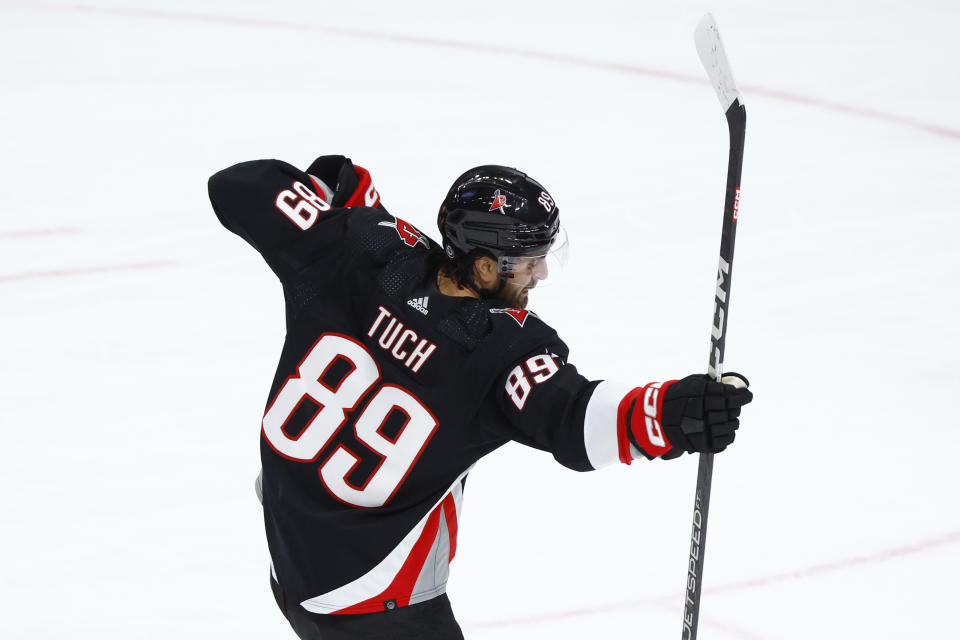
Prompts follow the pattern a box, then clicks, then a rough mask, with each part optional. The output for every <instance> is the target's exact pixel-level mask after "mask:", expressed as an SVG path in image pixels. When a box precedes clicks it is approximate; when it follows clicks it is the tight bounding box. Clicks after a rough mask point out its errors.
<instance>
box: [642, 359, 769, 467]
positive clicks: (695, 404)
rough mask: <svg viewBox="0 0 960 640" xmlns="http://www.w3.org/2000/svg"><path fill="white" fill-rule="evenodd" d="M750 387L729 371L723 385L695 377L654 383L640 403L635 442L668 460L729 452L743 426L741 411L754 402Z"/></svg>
mask: <svg viewBox="0 0 960 640" xmlns="http://www.w3.org/2000/svg"><path fill="white" fill-rule="evenodd" d="M749 384H750V383H749V382H748V381H747V379H746V378H745V377H743V376H742V375H740V374H738V373H728V374H726V375H725V376H723V382H716V381H715V380H713V378H711V377H710V376H708V375H706V374H695V375H691V376H687V377H686V378H683V379H682V380H675V381H672V382H665V383H663V385H662V387H659V385H648V387H646V388H645V389H644V390H645V391H646V393H645V394H643V395H641V396H639V397H637V398H636V399H635V401H634V407H633V411H632V412H631V413H632V415H631V420H630V429H629V437H630V442H631V443H632V444H633V445H634V446H635V447H637V448H638V449H639V450H640V451H641V452H643V454H644V455H645V456H646V457H647V458H656V457H658V456H659V457H662V458H663V459H664V460H671V459H673V458H677V457H679V456H681V455H682V454H683V453H684V452H687V453H693V452H695V451H697V452H702V453H703V452H710V453H718V452H720V451H723V450H724V449H726V448H727V445H729V444H730V443H731V442H733V439H734V437H735V435H736V431H737V428H738V427H739V426H740V421H739V420H738V418H739V417H740V408H741V407H742V406H743V405H745V404H747V403H749V402H750V401H751V400H753V394H752V393H751V392H750V390H749V389H747V385H749ZM655 387H659V388H655ZM648 390H649V391H648ZM660 395H662V398H660V397H658V396H660Z"/></svg>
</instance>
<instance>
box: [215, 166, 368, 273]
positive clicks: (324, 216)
mask: <svg viewBox="0 0 960 640" xmlns="http://www.w3.org/2000/svg"><path fill="white" fill-rule="evenodd" d="M308 171H309V172H305V171H301V170H300V169H297V168H296V167H294V166H292V165H290V164H287V163H286V162H282V161H280V160H254V161H250V162H241V163H240V164H237V165H234V166H232V167H229V168H228V169H224V170H223V171H220V172H218V173H216V174H214V175H213V176H212V177H211V178H210V180H209V182H208V191H209V195H210V202H211V204H212V205H213V210H214V212H215V213H216V215H217V218H218V219H219V220H220V222H221V224H223V226H225V227H226V228H227V229H229V230H230V231H232V232H233V233H235V234H237V235H238V236H240V237H241V238H243V239H244V240H246V241H247V242H248V243H249V244H250V245H251V246H252V247H253V248H254V249H256V250H257V251H258V252H259V253H260V255H262V256H263V259H264V260H265V261H266V262H267V264H268V265H269V266H270V268H271V269H272V270H273V271H274V273H276V274H277V276H278V277H279V278H280V279H281V280H283V279H285V278H286V277H287V276H288V275H290V274H292V273H296V272H297V271H299V270H300V269H302V268H303V267H305V266H306V265H308V264H310V263H311V262H313V261H314V260H315V259H316V258H317V256H318V255H321V254H323V252H325V251H329V250H330V249H335V248H336V246H337V242H338V241H339V240H340V237H341V236H342V233H343V227H344V221H343V217H344V216H345V215H346V214H347V210H348V209H349V208H351V207H354V206H367V207H376V206H379V195H378V194H377V192H376V190H375V189H374V188H373V184H372V182H371V180H370V176H369V173H367V172H366V170H364V169H361V168H360V167H355V166H354V165H353V164H352V163H350V161H349V160H348V159H346V158H343V157H342V156H324V157H322V158H319V159H318V160H317V161H315V162H314V163H313V164H312V165H311V167H310V169H309V170H308ZM321 172H325V173H327V175H324V176H317V175H316V173H321ZM347 176H349V177H350V181H349V182H347V181H345V180H344V178H345V177H347Z"/></svg>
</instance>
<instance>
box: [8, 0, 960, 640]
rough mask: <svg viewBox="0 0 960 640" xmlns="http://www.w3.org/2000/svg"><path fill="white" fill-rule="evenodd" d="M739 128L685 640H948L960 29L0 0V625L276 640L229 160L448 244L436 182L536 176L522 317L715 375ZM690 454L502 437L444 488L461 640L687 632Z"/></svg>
mask: <svg viewBox="0 0 960 640" xmlns="http://www.w3.org/2000/svg"><path fill="white" fill-rule="evenodd" d="M706 11H711V12H712V13H714V15H715V16H716V18H717V21H718V23H719V25H720V29H721V32H722V33H723V36H724V40H725V43H726V46H727V51H728V53H729V55H730V59H731V63H732V64H733V67H734V70H735V72H736V76H737V79H738V81H739V83H740V85H741V87H742V91H743V95H744V98H745V103H746V106H747V114H748V119H747V138H746V154H745V159H744V168H743V181H742V184H743V198H742V206H741V215H740V227H739V235H738V238H737V257H736V263H735V278H734V282H733V290H732V302H731V307H730V309H731V314H730V324H729V340H728V344H727V365H728V369H735V370H739V371H742V372H744V373H746V374H747V375H748V376H749V377H750V379H751V382H752V386H753V388H754V390H755V393H756V401H755V402H754V404H753V405H752V406H750V407H749V408H748V409H747V410H746V411H745V416H744V420H743V422H742V427H741V431H740V435H739V437H738V439H737V442H736V443H735V445H734V446H733V447H732V448H731V449H730V450H729V451H727V452H726V453H724V454H722V455H720V456H718V457H717V460H716V469H715V473H714V485H713V501H712V504H711V512H710V515H711V518H710V526H709V537H708V541H707V559H706V586H705V591H704V594H703V605H702V621H701V629H700V637H701V638H702V639H703V640H721V639H727V638H729V639H743V640H758V639H763V640H773V639H780V638H784V639H808V638H814V637H827V638H871V639H879V638H921V637H923V638H934V637H935V638H960V630H958V629H957V626H956V619H955V618H956V616H955V611H956V601H957V598H958V596H960V587H958V574H960V500H958V498H957V486H958V471H957V468H958V464H957V460H958V454H960V419H958V417H957V416H958V415H960V411H958V407H960V393H958V387H960V372H958V369H960V346H958V344H960V329H958V325H960V322H958V315H960V313H958V312H960V304H958V302H957V296H958V293H960V292H958V286H957V282H958V279H960V257H958V250H957V239H958V236H960V180H958V177H960V72H958V68H960V38H958V33H957V24H960V4H958V3H957V2H956V1H955V0H940V1H937V0H914V1H913V2H910V3H907V2H903V1H898V2H894V1H891V0H874V1H869V2H868V1H867V0H831V1H827V0H814V1H811V2H802V3H798V2H791V3H777V2H760V1H758V0H713V1H712V2H710V3H707V4H704V3H701V2H668V1H666V0H658V1H651V2H639V1H626V0H619V1H618V0H596V1H594V2H589V3H583V2H578V3H575V4H574V3H545V2H544V3H537V4H536V5H534V4H533V3H514V2H509V1H506V0H496V1H490V2H483V3H470V4H466V3H457V2H442V1H440V0H429V1H428V0H415V1H408V2H396V3H388V2H382V3H377V2H362V3H361V2H344V1H343V0H341V1H338V2H320V1H316V2H308V1H306V0H299V1H297V0H277V1H275V2H271V3H255V2H242V1H227V0H190V1H187V0H170V1H167V2H161V1H160V0H146V1H144V2H136V1H135V0H91V1H90V2H88V1H87V0H78V2H52V1H51V2H31V1H26V0H25V1H21V2H10V1H5V0H0V149H2V155H0V314H2V315H0V328H2V331H0V362H2V365H0V416H2V417H0V420H2V435H3V440H2V443H0V493H2V496H3V498H2V504H3V508H2V511H0V638H3V639H4V640H7V639H11V640H12V639H29V640H43V639H47V638H57V639H71V640H72V639H97V640H104V639H111V640H112V639H121V638H122V639H128V638H138V639H139V638H148V639H158V640H160V639H163V640H168V639H170V638H198V639H203V640H209V639H213V638H229V639H231V640H234V639H236V640H239V639H247V638H249V639H251V640H261V639H266V638H293V634H292V632H291V631H290V629H289V627H288V626H287V624H286V622H285V621H284V620H283V618H282V616H281V614H280V613H279V611H278V610H277V609H276V607H275V605H274V603H273V601H272V596H271V595H270V591H269V587H268V583H267V556H266V544H265V540H264V536H263V531H262V521H261V516H260V511H259V506H258V504H257V502H256V498H255V497H254V494H253V480H254V477H255V476H256V473H257V469H258V466H259V460H258V432H259V424H258V422H259V416H260V414H261V412H262V410H263V406H264V401H265V396H266V393H267V391H268V388H269V384H270V381H271V379H272V377H273V372H274V368H275V365H276V359H277V357H278V355H279V350H280V346H281V342H282V339H283V331H284V329H283V309H282V299H281V294H280V288H279V286H278V284H277V283H276V282H275V280H274V279H273V276H272V274H271V273H270V272H269V270H268V269H267V268H266V267H265V266H264V265H263V263H262V261H261V260H260V258H259V256H257V255H256V254H255V253H254V252H253V251H252V250H251V249H250V248H249V247H248V246H246V245H245V244H244V243H243V242H242V241H240V240H239V239H238V238H236V237H235V236H233V235H232V234H230V233H228V232H227V231H225V230H224V229H223V228H222V227H221V226H220V225H219V223H218V222H217V220H216V218H215V217H214V215H213V213H212V211H211V209H210V206H209V203H208V200H207V197H206V180H207V177H208V176H209V175H210V174H212V173H213V172H215V171H217V170H219V169H221V168H223V167H226V166H228V165H231V164H233V163H235V162H238V161H241V160H247V159H254V158H262V157H275V158H281V159H284V160H287V161H289V162H291V163H293V164H296V165H299V166H301V167H305V166H306V165H307V164H309V163H310V161H311V160H313V158H314V157H315V156H317V155H322V154H327V153H342V154H346V155H348V156H350V157H352V158H353V159H354V160H355V161H356V162H357V163H358V164H360V165H362V166H364V167H366V168H368V169H369V170H370V171H371V172H372V174H373V177H374V180H375V182H376V184H377V186H378V189H379V191H380V193H381V194H382V196H383V201H384V203H385V205H386V206H387V208H388V209H389V210H390V211H391V213H394V214H395V215H399V216H401V217H403V218H405V219H406V220H409V221H410V222H411V223H413V224H415V225H417V226H419V227H420V228H422V229H424V230H429V231H430V232H431V234H433V235H434V236H435V235H436V232H435V227H434V221H435V215H436V210H437V207H438V205H439V202H440V200H441V199H442V196H443V194H444V193H445V192H446V189H447V187H448V186H449V183H450V182H451V181H452V180H453V178H455V177H456V176H457V175H458V174H459V173H460V172H461V171H462V170H464V169H466V168H468V167H470V166H474V165H477V164H483V163H500V164H509V165H514V166H517V167H520V168H522V169H523V170H525V171H528V172H529V173H531V174H532V175H533V176H535V177H537V178H538V179H539V180H541V181H542V182H544V183H545V184H546V185H547V186H548V187H549V188H550V190H551V191H552V192H553V195H554V196H555V197H556V199H557V201H558V203H559V205H560V207H561V209H562V212H563V219H564V222H565V224H566V226H567V229H568V231H569V233H570V236H571V242H572V255H571V261H570V264H569V268H568V270H567V273H566V274H565V275H564V279H563V281H562V282H561V283H559V284H557V285H556V286H555V287H553V288H548V289H545V290H543V291H540V292H538V293H537V294H536V295H535V296H534V297H533V298H532V308H533V309H534V310H536V311H537V312H538V313H539V314H540V315H541V316H542V317H543V318H544V319H546V320H547V321H548V322H549V323H551V324H552V325H553V326H555V327H556V328H557V329H558V331H559V332H560V335H561V336H562V337H563V338H564V339H565V341H566V342H567V343H568V344H569V345H570V347H571V360H572V361H573V362H574V363H575V364H577V365H578V367H579V368H580V369H581V371H583V372H584V373H585V375H587V376H589V377H592V378H615V379H621V380H627V381H636V382H637V383H645V382H647V381H649V380H661V379H664V378H669V377H679V376H682V375H685V374H687V373H691V372H695V371H701V370H705V367H706V361H707V348H708V345H709V326H710V321H711V312H712V300H713V291H714V274H715V269H716V262H717V251H718V245H719V230H720V217H721V216H720V210H721V208H722V204H723V186H724V175H725V171H726V161H727V160H726V155H727V133H726V124H725V121H724V119H723V116H722V114H721V111H720V109H719V106H718V103H717V99H716V97H715V96H714V94H713V91H712V89H711V88H710V86H709V84H708V83H707V82H706V79H705V75H704V73H703V70H702V68H701V66H700V62H699V60H698V59H697V56H696V53H695V50H694V46H693V36H692V33H693V28H694V25H695V24H696V22H697V20H698V19H699V17H700V16H701V15H702V14H703V13H704V12H706ZM695 476H696V459H695V458H694V457H690V456H687V457H684V458H683V459H681V460H677V461H674V462H655V463H637V464H634V465H632V466H631V467H623V468H614V469H605V470H602V471H599V472H597V473H592V474H577V473H574V472H572V471H568V470H566V469H564V468H563V467H561V466H560V465H559V464H557V463H556V462H554V461H553V459H552V458H551V457H550V456H549V455H548V454H544V453H540V452H537V451H534V450H532V449H527V448H524V447H522V446H520V445H508V446H506V447H504V448H503V449H501V450H500V451H498V452H496V453H495V454H493V455H491V456H489V457H488V458H487V459H485V460H483V461H481V463H480V464H479V465H478V466H477V468H476V470H475V471H474V472H473V474H472V475H471V478H470V482H469V483H468V489H467V492H466V496H465V510H464V518H463V521H462V523H461V529H460V540H459V546H458V554H457V558H456V560H455V561H454V563H453V566H452V575H451V581H450V585H449V593H450V597H451V601H452V603H453V606H454V610H455V612H456V614H457V617H458V619H459V620H460V622H461V625H462V626H463V629H464V632H465V634H466V636H467V638H468V639H470V640H483V639H487V638H491V639H493V638H496V639H526V638H564V639H566V638H570V639H573V638H577V639H580V638H676V637H679V635H680V631H681V607H682V600H683V593H684V592H683V587H684V579H685V563H686V556H687V547H688V541H687V539H688V535H689V528H690V515H691V509H692V502H693V493H694V482H695Z"/></svg>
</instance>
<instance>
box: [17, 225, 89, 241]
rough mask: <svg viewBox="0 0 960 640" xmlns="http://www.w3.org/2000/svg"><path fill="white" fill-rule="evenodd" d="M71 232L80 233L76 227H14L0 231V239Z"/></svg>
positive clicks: (57, 234)
mask: <svg viewBox="0 0 960 640" xmlns="http://www.w3.org/2000/svg"><path fill="white" fill-rule="evenodd" d="M71 233H80V229H77V228H76V227H52V228H50V229H16V230H11V231H0V239H2V240H9V239H17V238H35V237H37V236H60V235H67V234H71Z"/></svg>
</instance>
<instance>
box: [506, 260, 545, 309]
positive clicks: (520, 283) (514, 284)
mask: <svg viewBox="0 0 960 640" xmlns="http://www.w3.org/2000/svg"><path fill="white" fill-rule="evenodd" d="M512 273H513V277H512V278H509V279H508V280H507V281H506V285H504V287H503V291H502V292H501V295H502V297H503V298H504V300H506V301H507V302H508V303H509V304H511V305H512V306H514V307H516V308H518V309H524V308H526V306H527V302H528V299H529V295H530V290H531V289H533V288H534V287H536V286H537V283H538V282H540V281H541V280H545V279H546V277H547V275H549V272H548V270H547V261H546V258H544V257H543V256H536V257H522V258H516V259H515V261H514V263H513V269H512Z"/></svg>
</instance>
